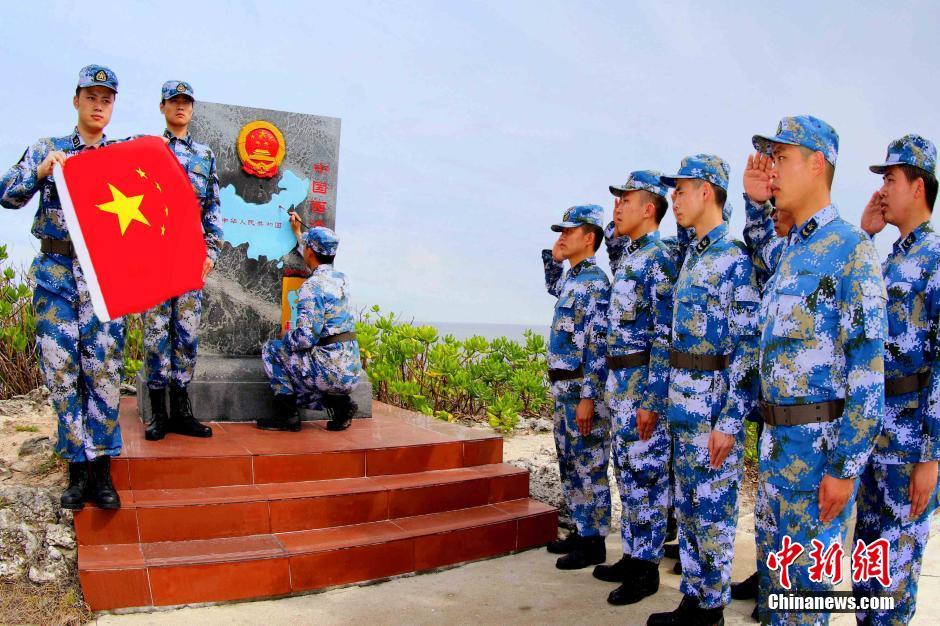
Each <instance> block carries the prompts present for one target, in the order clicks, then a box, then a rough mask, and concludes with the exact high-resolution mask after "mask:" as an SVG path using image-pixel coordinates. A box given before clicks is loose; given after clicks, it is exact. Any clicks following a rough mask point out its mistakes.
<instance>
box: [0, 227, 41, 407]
mask: <svg viewBox="0 0 940 626" xmlns="http://www.w3.org/2000/svg"><path fill="white" fill-rule="evenodd" d="M8 259H9V256H8V255H7V247H6V246H5V245H4V246H0V400H2V399H6V398H10V397H12V396H15V395H19V394H24V393H28V392H30V391H32V390H33V389H35V388H36V387H38V386H40V385H41V384H42V374H41V373H40V371H39V363H38V362H37V360H36V356H35V351H36V316H35V315H34V314H33V291H32V289H30V288H29V285H28V284H27V283H26V280H25V278H24V276H23V275H22V272H19V271H17V270H15V269H14V268H13V267H11V266H10V265H9V263H8Z"/></svg>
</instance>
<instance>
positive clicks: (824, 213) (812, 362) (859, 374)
mask: <svg viewBox="0 0 940 626" xmlns="http://www.w3.org/2000/svg"><path fill="white" fill-rule="evenodd" d="M753 143H754V147H755V148H756V149H757V150H758V151H759V152H761V153H763V154H766V155H771V156H773V160H774V167H773V169H772V171H771V173H770V177H771V181H772V182H771V187H772V191H773V195H774V198H775V201H776V205H777V207H778V208H779V209H780V210H781V211H787V212H789V213H790V214H791V215H792V216H793V220H794V223H795V224H796V226H795V227H794V228H793V230H792V231H791V233H790V235H789V241H788V243H787V244H786V246H785V247H783V248H782V251H781V253H780V258H779V261H778V263H777V267H776V269H775V271H773V273H772V275H771V278H770V280H769V282H768V283H767V285H766V288H765V292H766V296H765V298H764V300H763V303H762V316H761V317H762V319H764V320H766V323H765V324H764V327H763V330H762V335H761V342H760V345H761V352H760V382H761V397H762V403H761V406H760V411H761V417H762V419H763V420H764V423H765V424H766V427H765V429H764V432H763V434H762V438H761V443H760V481H759V485H758V494H757V502H756V505H755V525H756V528H757V550H758V554H757V557H758V558H757V566H758V571H759V573H760V592H761V596H760V597H761V599H762V602H761V603H760V607H759V609H760V613H761V615H760V617H761V620H762V621H763V622H767V621H772V622H773V623H827V622H828V616H827V615H825V614H817V613H783V612H773V613H770V612H769V610H768V608H767V604H766V602H765V601H763V600H764V599H765V598H767V596H768V593H771V592H772V593H785V592H787V591H790V590H786V589H784V587H783V586H782V585H781V582H780V577H779V576H777V575H771V572H770V570H769V569H768V567H767V557H768V556H769V555H770V553H771V552H775V551H777V550H780V549H782V546H783V545H784V537H785V536H789V537H790V538H791V539H792V540H793V541H794V542H799V543H801V544H802V545H810V543H811V541H812V540H813V539H817V540H819V541H820V542H821V543H822V544H823V545H824V546H827V547H828V546H829V545H830V544H832V543H834V542H843V541H844V539H845V534H846V530H847V524H848V518H849V515H850V512H851V502H852V500H853V498H854V495H855V486H856V478H858V476H859V475H860V474H861V473H862V471H863V470H864V468H865V465H866V462H867V460H868V455H869V453H870V452H871V449H872V445H873V444H874V442H875V437H876V436H877V435H878V433H879V432H880V430H881V416H882V414H883V411H884V361H883V354H884V339H885V336H886V319H885V300H886V294H885V288H884V282H883V280H882V278H881V272H880V271H879V268H878V263H877V255H876V253H875V250H874V247H873V246H872V244H871V242H870V240H869V238H868V236H866V235H865V233H863V232H861V231H860V230H859V229H857V228H854V227H852V226H851V225H849V224H848V223H847V222H845V221H844V220H842V219H841V218H840V217H839V214H838V211H837V210H836V207H835V206H834V205H833V204H832V202H831V200H830V188H831V185H832V177H833V175H834V173H835V163H836V157H837V154H838V135H837V134H836V132H835V130H834V129H833V128H832V127H831V126H829V125H828V124H826V123H825V122H823V121H822V120H819V119H817V118H814V117H810V116H799V117H788V118H784V119H783V120H782V121H781V122H780V125H779V126H778V128H777V133H776V135H774V136H772V137H764V136H760V135H757V136H755V137H754V140H753ZM754 200H755V201H756V200H759V199H758V198H754ZM810 564H811V562H810V558H809V551H808V550H804V551H803V552H802V553H801V554H800V555H799V557H798V558H797V559H796V561H794V562H793V563H792V564H791V566H790V568H789V577H790V580H791V581H792V592H794V593H798V592H809V593H826V592H828V591H829V590H830V589H831V584H830V582H828V581H827V580H826V579H825V578H823V579H822V580H820V581H819V582H814V581H812V580H811V579H810V576H809V573H810V570H809V566H810Z"/></svg>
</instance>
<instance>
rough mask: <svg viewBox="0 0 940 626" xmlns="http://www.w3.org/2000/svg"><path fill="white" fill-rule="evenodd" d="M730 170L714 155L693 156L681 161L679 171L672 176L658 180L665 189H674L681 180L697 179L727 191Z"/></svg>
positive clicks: (722, 160)
mask: <svg viewBox="0 0 940 626" xmlns="http://www.w3.org/2000/svg"><path fill="white" fill-rule="evenodd" d="M729 176H731V168H730V167H728V164H727V163H725V161H724V159H722V158H721V157H720V156H717V155H714V154H693V155H692V156H687V157H685V158H684V159H682V163H681V164H680V165H679V171H678V172H677V173H675V174H673V175H672V176H660V177H659V180H660V182H662V184H664V185H666V186H667V187H675V186H676V183H677V181H679V180H680V179H683V178H687V179H692V178H697V179H699V180H704V181H706V182H709V183H711V184H713V185H717V186H719V187H721V188H722V189H724V190H725V191H728V177H729Z"/></svg>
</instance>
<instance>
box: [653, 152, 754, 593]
mask: <svg viewBox="0 0 940 626" xmlns="http://www.w3.org/2000/svg"><path fill="white" fill-rule="evenodd" d="M728 174H729V168H728V166H727V164H726V163H725V162H724V161H723V160H721V159H720V158H719V157H716V156H714V155H707V154H698V155H694V156H691V157H687V158H686V159H683V161H682V165H681V166H680V168H679V172H678V173H677V174H676V175H674V176H670V177H663V178H662V179H661V180H662V182H663V183H664V184H666V185H668V186H671V187H675V186H676V184H677V182H676V181H677V180H678V179H683V178H686V179H699V180H705V181H708V182H710V183H712V184H713V185H717V186H719V187H721V188H722V189H727V187H728ZM674 299H675V310H674V315H673V322H672V352H673V354H672V355H671V356H672V357H673V359H677V358H679V357H683V358H684V359H688V358H694V359H699V358H702V357H705V360H713V361H719V360H720V361H722V365H720V366H718V365H715V364H709V365H706V364H704V363H703V364H702V365H701V366H697V365H694V364H689V363H683V362H680V361H677V360H675V361H673V360H671V363H673V365H672V367H671V369H670V373H669V398H668V401H669V406H668V411H667V419H668V423H669V424H668V425H669V430H670V434H671V436H672V445H673V459H674V470H675V475H676V486H675V499H676V505H675V506H676V513H677V517H678V522H679V555H680V559H681V562H682V583H681V586H680V591H681V592H682V593H683V595H685V596H690V597H692V598H695V599H697V601H698V606H699V607H700V608H702V609H716V608H719V607H723V606H724V605H726V604H728V603H729V602H730V601H731V588H730V583H731V561H732V558H733V555H734V535H735V529H736V526H737V515H738V499H737V496H738V488H739V485H740V483H741V476H742V472H743V468H744V428H743V421H744V418H745V417H746V416H747V415H748V413H750V412H751V411H752V410H753V405H754V402H755V399H756V398H755V396H756V384H757V329H758V320H757V309H758V306H759V301H760V297H759V294H758V289H757V282H756V278H755V275H754V270H753V266H752V264H751V260H750V258H749V257H748V255H747V252H746V251H745V249H744V245H743V244H742V243H741V242H739V241H736V240H734V239H732V238H731V237H730V235H729V233H728V223H727V222H722V223H721V224H719V225H718V226H716V227H715V228H713V229H712V230H711V232H708V233H702V234H701V235H700V236H699V237H698V239H697V240H696V242H694V243H693V244H692V246H690V248H689V250H688V252H687V254H686V257H685V261H684V263H683V265H682V269H681V271H680V272H679V277H678V280H677V281H676V287H675V294H674ZM691 355H694V357H692V356H691ZM715 357H718V358H717V359H716V358H715ZM712 430H717V431H719V432H722V433H725V434H727V435H731V436H733V437H734V438H735V442H734V446H733V448H732V450H731V452H730V453H729V454H728V456H727V458H726V459H725V461H724V463H723V464H722V465H721V467H719V468H718V469H712V468H711V466H710V455H709V451H708V441H709V438H710V436H711V432H712Z"/></svg>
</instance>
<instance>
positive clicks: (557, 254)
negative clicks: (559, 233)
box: [552, 237, 565, 263]
mask: <svg viewBox="0 0 940 626" xmlns="http://www.w3.org/2000/svg"><path fill="white" fill-rule="evenodd" d="M552 260H553V261H555V262H556V263H561V262H562V261H564V260H565V257H564V256H563V255H562V253H561V238H560V237H559V238H558V241H556V242H555V245H554V246H552Z"/></svg>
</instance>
